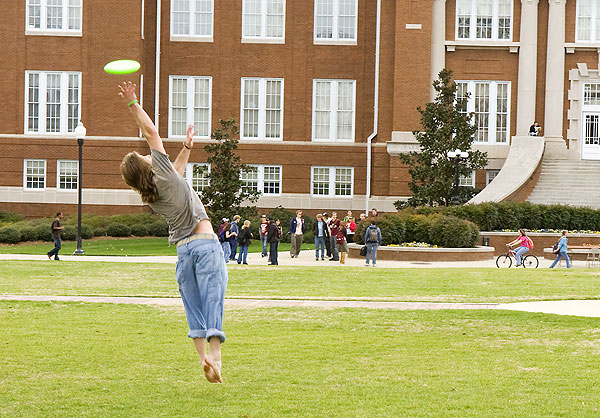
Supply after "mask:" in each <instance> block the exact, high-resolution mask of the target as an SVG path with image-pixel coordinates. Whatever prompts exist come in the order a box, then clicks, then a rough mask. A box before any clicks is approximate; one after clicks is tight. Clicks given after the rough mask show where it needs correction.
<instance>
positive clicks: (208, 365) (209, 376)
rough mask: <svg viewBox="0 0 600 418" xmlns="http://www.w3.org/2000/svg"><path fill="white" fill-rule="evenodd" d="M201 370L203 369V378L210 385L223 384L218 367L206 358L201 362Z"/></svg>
mask: <svg viewBox="0 0 600 418" xmlns="http://www.w3.org/2000/svg"><path fill="white" fill-rule="evenodd" d="M202 368H203V369H204V377H206V380H208V381H209V382H210V383H223V379H222V378H221V370H220V367H218V366H217V365H216V364H215V363H213V362H212V360H209V359H208V357H207V358H205V359H204V360H202Z"/></svg>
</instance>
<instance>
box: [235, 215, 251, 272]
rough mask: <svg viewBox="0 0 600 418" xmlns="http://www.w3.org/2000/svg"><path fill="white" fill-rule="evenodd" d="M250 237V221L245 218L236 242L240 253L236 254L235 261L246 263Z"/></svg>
mask: <svg viewBox="0 0 600 418" xmlns="http://www.w3.org/2000/svg"><path fill="white" fill-rule="evenodd" d="M251 238H252V232H250V221H249V220H247V219H246V220H245V221H244V225H242V230H241V231H240V234H239V235H238V244H239V246H240V247H239V248H240V253H239V254H238V258H237V263H238V264H241V263H244V264H248V260H247V259H248V247H250V239H251Z"/></svg>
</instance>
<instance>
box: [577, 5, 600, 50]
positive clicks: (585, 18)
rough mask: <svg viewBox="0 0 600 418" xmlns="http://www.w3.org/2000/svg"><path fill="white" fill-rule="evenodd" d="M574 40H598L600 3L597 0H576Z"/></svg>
mask: <svg viewBox="0 0 600 418" xmlns="http://www.w3.org/2000/svg"><path fill="white" fill-rule="evenodd" d="M575 33H576V39H575V40H576V41H578V42H600V4H598V1H597V0H577V21H576V29H575Z"/></svg>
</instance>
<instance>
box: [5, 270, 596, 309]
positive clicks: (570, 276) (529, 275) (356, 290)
mask: <svg viewBox="0 0 600 418" xmlns="http://www.w3.org/2000/svg"><path fill="white" fill-rule="evenodd" d="M0 271H1V272H2V273H1V274H0V294H1V293H5V294H27V295H45V294H48V295H115V296H137V295H145V296H170V297H177V296H178V292H177V285H176V283H175V266H174V264H173V265H171V264H154V263H148V264H136V263H110V262H87V261H86V262H81V261H80V262H78V261H72V262H69V261H63V262H60V263H56V262H50V261H0ZM227 297H234V298H249V297H256V298H276V299H282V298H313V299H361V300H389V301H439V302H447V301H450V302H511V301H534V300H551V299H599V298H600V273H599V272H598V270H585V269H574V270H566V269H560V270H558V269H557V270H550V269H536V270H525V269H511V270H508V269H507V270H502V269H496V268H478V269H467V268H465V269H452V272H451V274H449V273H448V270H447V269H385V268H377V269H366V268H355V269H352V268H346V267H329V266H319V267H283V266H279V267H267V266H244V267H239V266H237V265H235V266H230V267H229V284H228V287H227Z"/></svg>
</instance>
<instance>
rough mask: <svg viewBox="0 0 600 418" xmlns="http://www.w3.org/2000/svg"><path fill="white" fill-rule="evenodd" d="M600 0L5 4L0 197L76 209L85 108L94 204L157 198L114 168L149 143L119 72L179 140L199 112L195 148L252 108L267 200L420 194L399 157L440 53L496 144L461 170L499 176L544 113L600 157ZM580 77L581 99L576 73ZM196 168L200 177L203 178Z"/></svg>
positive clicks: (554, 139)
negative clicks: (129, 65)
mask: <svg viewBox="0 0 600 418" xmlns="http://www.w3.org/2000/svg"><path fill="white" fill-rule="evenodd" d="M588 3H590V5H589V7H588ZM378 6H380V9H378ZM595 7H596V6H595V3H594V2H586V1H585V0H578V1H573V2H569V3H567V4H566V5H565V1H564V0H551V1H549V2H548V1H545V0H542V1H540V2H539V3H538V1H537V0H522V1H517V0H515V1H512V0H448V1H446V0H431V1H417V0H381V1H378V0H305V1H298V0H236V1H233V0H219V1H215V0H161V1H160V2H159V4H157V3H156V0H139V1H129V2H123V1H116V0H17V1H15V2H13V5H12V6H10V7H6V8H5V9H4V13H3V14H2V15H1V16H0V28H1V33H2V36H1V37H0V46H1V48H2V52H1V54H2V57H3V59H1V60H0V71H1V72H2V74H3V77H2V78H1V79H0V89H1V91H2V92H3V96H4V100H3V101H2V103H0V143H1V144H2V148H3V150H4V152H3V153H2V155H1V156H0V167H2V170H0V210H3V211H14V212H20V213H23V214H25V215H27V216H41V215H44V216H47V215H52V213H53V212H56V211H57V210H62V211H64V212H65V213H74V212H75V211H76V203H77V193H76V190H77V182H78V175H77V167H78V166H77V164H78V163H77V156H78V154H77V152H78V150H77V144H76V141H75V138H74V136H73V134H72V131H73V129H74V127H75V126H76V124H77V122H78V121H79V120H81V121H82V122H83V123H84V125H85V126H86V128H87V136H86V138H85V144H84V151H83V164H82V170H83V176H82V186H83V202H84V211H85V212H87V213H99V214H108V213H124V212H134V211H141V210H146V209H144V207H143V206H142V205H141V201H140V200H139V198H138V197H137V195H136V194H135V193H133V192H131V191H130V190H128V188H127V187H126V185H125V184H124V182H123V181H122V180H121V178H120V174H119V163H120V161H121V158H122V157H123V155H124V154H125V153H127V152H128V151H130V150H137V151H139V152H141V153H143V152H146V150H147V146H146V144H145V141H144V140H143V139H141V138H139V133H138V130H137V127H136V126H135V123H134V122H133V120H132V119H131V117H130V115H129V113H128V111H127V108H126V106H125V105H124V104H123V103H122V100H121V99H120V98H119V97H118V96H117V88H116V86H117V84H118V82H120V81H122V80H131V81H134V82H136V83H137V84H138V85H139V86H140V90H141V92H140V96H141V102H142V104H143V106H144V108H145V109H146V111H147V112H148V113H149V115H150V116H151V118H153V120H154V121H155V122H156V123H158V127H159V132H160V135H161V137H163V138H164V140H165V142H166V148H167V151H168V152H169V153H170V154H171V155H175V154H176V153H177V152H178V151H179V149H180V147H181V141H182V139H183V135H184V133H185V126H186V125H187V124H188V123H194V124H195V125H196V127H197V128H198V129H199V131H200V133H199V136H198V138H196V141H195V148H194V150H193V152H192V156H191V158H190V162H191V163H198V164H202V163H203V162H204V161H205V160H206V155H205V153H204V150H203V145H204V144H205V143H207V142H208V141H209V134H210V131H211V130H212V129H214V128H215V127H216V126H217V125H218V120H219V119H226V118H235V119H236V120H237V121H239V123H240V138H241V140H240V148H239V153H240V155H241V157H242V159H243V161H244V162H245V163H247V164H253V165H257V166H258V170H257V172H256V173H253V175H246V176H245V177H244V178H245V180H246V181H247V184H248V185H249V186H250V187H257V188H259V189H260V190H261V191H262V192H263V196H262V197H261V200H260V201H259V202H258V206H259V207H262V208H272V207H275V206H278V205H282V206H284V207H286V208H289V209H296V208H302V209H305V210H309V211H311V212H313V211H320V210H332V209H336V210H348V209H352V210H354V211H357V212H358V211H364V210H365V209H366V208H367V207H369V208H370V207H377V208H378V209H379V210H380V211H392V210H394V209H393V204H392V203H393V201H395V200H397V199H399V198H406V197H407V196H408V195H409V190H408V187H407V184H408V181H409V178H408V174H407V170H406V168H405V167H403V166H402V165H401V164H400V163H399V160H398V158H397V157H396V155H397V153H398V152H402V151H404V150H408V149H412V148H414V146H415V145H414V139H413V138H412V134H411V133H410V132H411V131H412V130H414V129H418V128H419V114H418V112H417V111H416V108H417V106H423V105H424V104H425V103H426V102H428V101H429V100H430V97H431V81H432V79H434V78H435V76H436V75H437V73H438V72H439V70H441V69H442V68H444V67H447V68H450V69H451V70H453V71H454V77H455V80H457V82H458V83H459V91H460V92H463V93H464V92H470V93H471V95H472V100H471V101H470V102H469V103H470V104H469V110H470V111H473V112H475V114H476V119H477V123H478V126H479V127H480V128H479V129H478V133H477V136H476V146H477V148H479V149H482V150H485V151H488V154H489V157H490V162H489V166H488V167H487V169H486V170H482V171H481V172H478V173H476V174H474V175H473V176H472V177H471V178H465V179H461V182H463V184H474V185H476V186H478V187H484V186H485V185H486V183H487V182H489V181H491V180H492V179H493V178H494V177H495V176H496V175H497V174H498V172H499V171H500V169H501V168H502V167H503V165H504V163H505V161H506V159H507V157H508V154H509V150H510V148H511V143H516V142H515V141H514V137H525V136H527V132H528V129H529V125H530V124H531V123H532V122H533V120H538V121H539V122H540V123H541V124H542V126H543V127H544V133H545V141H546V150H548V149H553V150H555V151H556V152H555V154H556V155H558V154H561V153H562V154H565V155H566V156H567V158H575V157H574V156H575V155H576V156H577V158H579V159H580V158H595V157H593V156H594V155H596V154H595V152H596V147H595V146H594V145H595V144H594V143H593V141H594V140H593V138H592V141H591V142H592V143H591V146H588V147H587V148H586V147H584V146H581V145H579V144H580V143H581V142H584V143H586V141H587V142H589V141H588V140H589V138H588V139H586V132H584V131H582V129H583V128H581V126H582V124H581V123H580V121H581V118H582V112H588V113H585V114H584V116H583V117H588V116H587V115H588V114H589V112H592V111H594V109H595V108H594V106H595V103H596V102H595V101H594V100H596V99H595V98H596V97H600V96H596V95H595V94H597V92H598V91H599V90H600V88H598V86H600V84H597V83H598V82H600V81H599V80H598V79H599V76H598V71H597V70H596V68H597V65H598V51H599V50H600V36H599V39H596V27H595V25H596V21H597V19H596V17H598V15H599V14H600V10H596V8H595ZM588 9H589V10H588ZM588 15H590V16H591V17H589V19H588ZM586 19H587V20H586ZM549 22H551V23H550V24H549ZM561 23H562V25H563V26H562V28H564V30H563V29H562V28H561V26H560V25H561ZM557 25H558V26H557ZM549 27H551V28H552V30H549ZM523 28H525V30H524V29H523ZM598 33H600V28H598ZM548 34H550V35H551V36H550V39H549V36H548ZM561 35H562V38H561ZM557 36H558V38H556V37H557ZM122 58H127V59H134V60H137V61H139V62H140V63H141V64H142V66H141V69H140V71H139V72H138V73H135V74H132V75H130V76H115V75H110V74H106V73H105V72H104V71H103V67H104V65H105V64H106V63H107V62H109V61H112V60H115V59H122ZM561 60H562V61H561ZM377 64H378V65H377ZM588 66H589V67H590V70H589V71H588V68H587V67H588ZM591 68H594V70H591ZM574 71H576V72H577V73H575V72H574ZM583 74H585V75H583ZM577 77H579V78H578V80H574V78H577ZM586 77H587V78H586ZM584 79H585V80H588V79H589V80H588V81H585V80H584ZM376 80H378V83H377V86H376ZM546 80H552V83H547V82H546ZM581 80H583V82H581V83H580V85H581V89H585V91H586V93H585V94H586V96H585V97H586V99H585V100H584V97H583V94H584V93H583V90H581V91H579V90H577V91H575V90H573V89H572V88H571V86H572V83H573V82H578V81H581ZM519 85H523V86H526V87H523V88H521V89H519ZM578 86H579V85H578ZM584 86H585V87H584ZM376 87H377V88H376ZM578 88H579V87H578ZM597 88H598V90H597ZM461 94H462V93H461ZM376 96H377V98H378V99H377V100H376V99H375V97H376ZM579 96H582V97H581V100H579ZM588 99H589V100H588ZM586 100H587V101H586ZM584 102H585V103H587V104H586V105H583V106H582V105H581V104H582V103H584ZM577 106H579V107H577ZM582 109H583V110H582ZM375 115H376V121H374V117H375ZM594 120H595V119H593V118H591V119H589V123H592V124H593V123H594ZM374 122H376V123H374ZM589 123H588V124H589ZM595 123H597V121H596V122H595ZM590 133H592V134H593V132H592V131H589V132H587V134H590ZM588 137H589V135H588ZM565 139H568V140H570V146H569V150H567V147H566V146H565V143H566V142H565ZM517 142H518V141H517ZM573 143H575V144H576V147H577V148H576V149H575V148H574V146H573ZM587 145H590V144H587ZM561 147H562V148H561ZM563 148H564V150H563ZM583 149H585V150H584V151H582V150H583ZM562 154H561V155H562ZM598 155H600V153H598ZM590 156H591V157H590ZM561 158H562V157H561ZM538 163H539V161H538ZM538 165H539V164H536V166H535V167H534V168H535V169H537V167H538ZM188 171H189V172H188V176H189V180H190V181H191V182H192V183H193V185H194V186H195V187H199V188H200V187H202V185H203V184H205V179H202V178H192V170H191V169H190V170H188ZM507 171H508V170H507ZM523 187H525V188H526V187H529V188H530V189H531V188H532V187H533V186H532V185H531V184H529V186H527V185H524V186H523ZM523 193H524V192H523ZM367 196H368V198H367ZM522 198H523V199H524V198H527V196H524V197H522Z"/></svg>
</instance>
